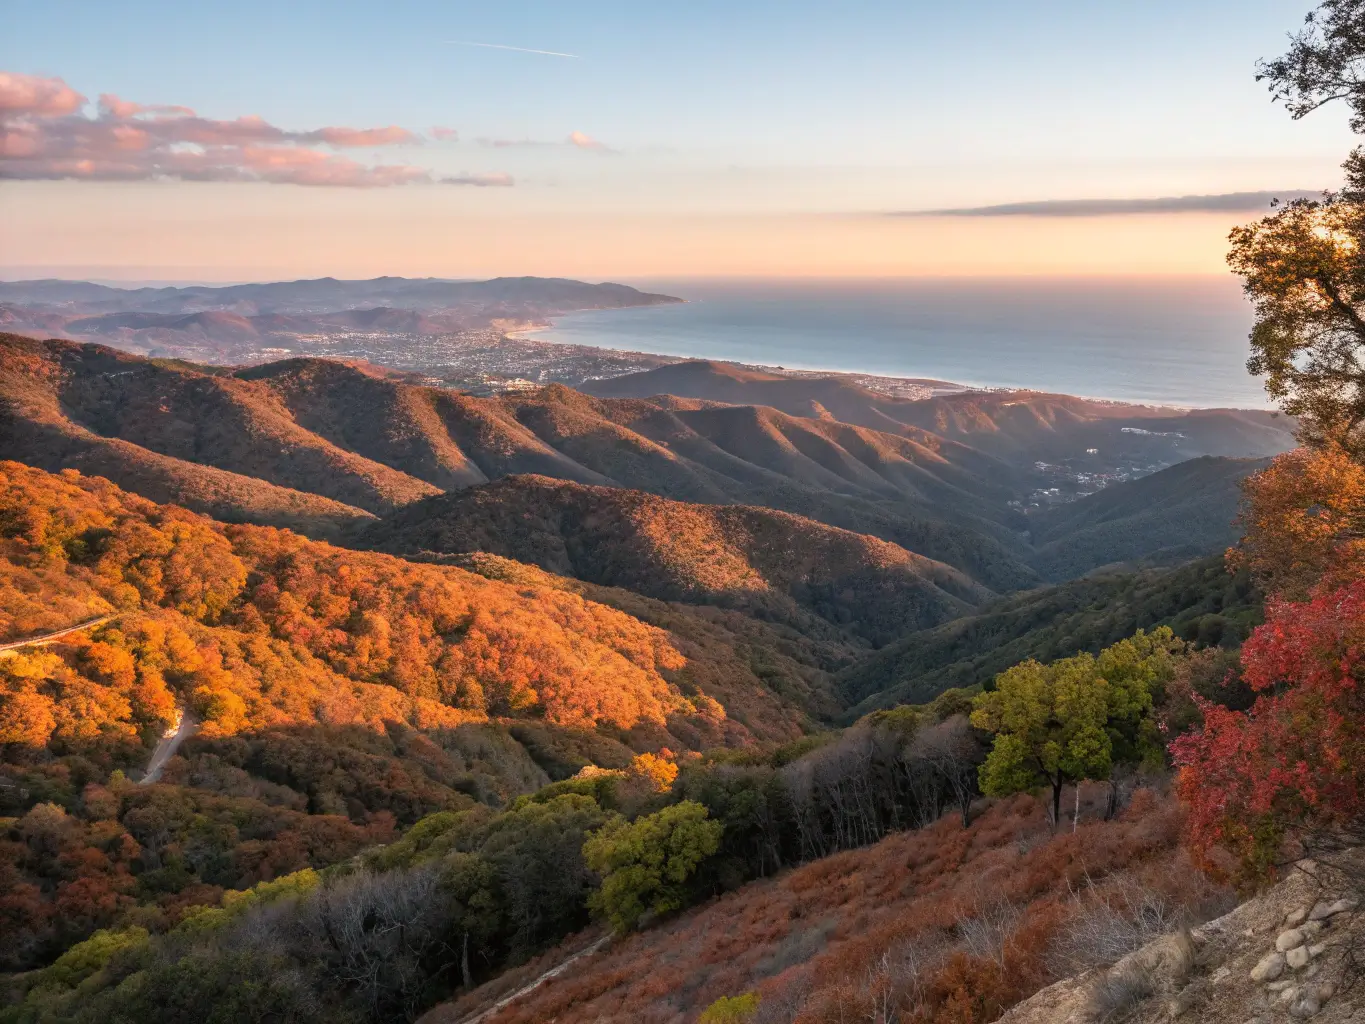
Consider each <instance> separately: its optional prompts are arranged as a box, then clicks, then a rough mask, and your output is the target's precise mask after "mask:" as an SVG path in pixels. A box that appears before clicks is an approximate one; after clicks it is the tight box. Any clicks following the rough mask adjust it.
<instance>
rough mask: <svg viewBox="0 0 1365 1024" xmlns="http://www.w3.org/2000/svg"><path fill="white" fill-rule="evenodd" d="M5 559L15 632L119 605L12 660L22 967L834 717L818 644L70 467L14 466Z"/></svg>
mask: <svg viewBox="0 0 1365 1024" xmlns="http://www.w3.org/2000/svg"><path fill="white" fill-rule="evenodd" d="M0 555H3V559H2V560H0V642H5V641H9V640H14V639H22V638H24V637H28V636H33V635H38V634H42V633H46V632H50V631H53V630H56V629H60V628H64V627H67V626H71V625H73V624H76V623H80V622H85V621H88V620H90V619H92V618H95V617H98V616H106V615H107V616H112V618H111V619H110V621H108V622H105V623H104V624H102V625H99V626H97V627H95V628H93V629H90V630H88V631H85V632H80V633H75V634H72V635H71V636H69V637H68V638H65V639H63V640H62V641H61V642H60V643H57V644H55V645H53V646H50V647H46V648H29V649H21V650H19V651H17V652H6V653H5V654H3V655H0V754H2V755H3V760H2V761H0V815H4V814H14V815H25V817H23V818H22V819H16V818H2V817H0V824H2V826H3V829H5V830H7V831H6V833H5V834H6V835H8V836H9V838H0V876H3V880H4V886H3V888H4V890H5V891H6V893H7V895H6V896H5V897H4V900H3V901H0V914H3V915H4V920H5V922H6V927H5V930H6V934H7V936H11V937H13V939H14V942H13V943H12V944H11V946H10V948H9V949H7V951H6V952H5V954H4V955H5V956H6V957H7V958H9V959H8V960H7V961H6V962H8V963H10V964H11V966H16V965H18V966H22V965H25V964H28V963H31V962H33V961H34V960H35V959H36V960H38V961H40V962H41V961H42V959H43V958H45V957H48V956H50V955H53V953H54V951H58V952H59V951H60V950H61V949H63V948H65V946H66V945H69V944H70V943H71V942H72V941H76V940H78V939H81V938H83V937H85V936H86V935H88V934H90V933H91V932H92V931H93V930H94V929H97V928H99V927H104V926H106V925H108V924H110V923H112V922H113V921H115V920H122V919H123V916H124V915H125V914H126V913H128V912H129V911H130V908H134V907H138V906H146V907H149V908H151V909H149V910H148V911H147V914H149V915H151V916H149V917H146V920H147V921H149V922H150V921H152V920H156V921H161V922H163V923H164V922H166V921H169V922H171V923H174V921H175V920H177V919H178V916H179V915H180V914H182V913H183V912H184V911H185V910H186V908H188V907H190V906H193V905H198V904H203V903H205V902H209V903H212V902H214V901H216V900H217V899H218V897H219V895H220V894H221V893H222V891H223V889H224V888H225V887H226V888H243V887H247V886H250V885H252V884H254V883H255V882H258V881H262V880H268V879H271V878H274V877H276V876H278V875H280V874H284V873H287V872H290V871H295V870H300V869H303V868H309V867H311V868H321V867H325V866H326V865H328V864H331V863H335V862H337V861H340V860H344V859H346V858H347V857H350V856H351V855H353V854H354V853H355V852H357V851H358V850H360V849H362V848H364V847H366V846H369V845H371V844H373V843H374V842H378V841H384V840H385V839H386V838H388V837H389V836H391V835H392V833H393V829H394V827H395V825H406V824H410V823H412V822H414V821H416V820H417V819H419V818H420V817H422V816H423V815H426V814H430V813H432V812H436V811H443V810H457V809H465V808H469V807H471V806H475V805H477V804H479V803H490V804H495V805H497V804H502V803H503V802H505V801H506V800H508V799H510V798H511V797H513V796H515V795H516V794H518V793H523V792H528V791H531V790H534V789H536V788H538V787H540V786H543V785H544V784H546V783H547V782H549V781H550V780H551V779H554V778H564V777H566V776H568V775H571V774H572V773H573V772H575V771H577V770H578V769H579V768H580V767H582V766H583V765H585V764H596V765H605V766H608V767H624V766H626V765H628V764H629V763H630V761H631V758H632V757H633V756H634V755H635V754H636V753H637V752H638V751H640V750H657V749H659V748H661V747H669V748H672V749H674V750H686V749H688V748H689V747H691V748H694V749H696V748H702V747H714V746H717V745H725V744H733V745H741V746H742V745H746V744H752V743H754V742H756V741H767V742H769V743H771V742H780V741H783V740H787V739H791V738H794V737H796V736H799V735H800V733H801V730H802V727H803V726H804V725H805V724H806V723H807V722H808V721H809V719H808V718H807V716H806V713H805V712H803V711H801V710H800V707H801V701H802V699H803V695H804V696H805V697H806V698H807V699H808V703H809V702H813V703H815V704H817V705H819V704H820V703H821V702H822V701H824V702H825V705H824V706H825V708H826V710H828V703H827V701H828V698H827V697H819V696H816V697H814V698H813V699H811V694H812V690H814V691H815V692H816V693H818V692H819V689H820V687H821V685H823V684H822V683H821V680H822V679H823V678H824V677H823V674H822V672H821V671H820V670H819V669H818V668H815V667H813V666H812V665H811V661H812V660H813V659H814V658H815V657H817V656H818V654H815V655H813V654H812V652H811V651H810V650H809V649H808V648H807V647H804V646H803V645H802V644H801V643H799V642H791V643H784V642H783V641H782V639H781V638H780V637H779V638H772V637H769V636H766V635H762V633H761V627H760V626H758V625H756V624H753V623H752V621H751V620H745V622H743V623H741V624H740V626H739V628H738V629H737V630H736V631H733V632H732V631H730V630H728V629H727V628H726V622H725V615H726V613H724V612H721V611H719V610H717V612H716V616H717V621H713V620H711V619H708V618H706V617H704V616H694V617H689V615H688V613H686V612H669V616H670V618H671V619H672V620H673V621H675V622H677V623H678V624H679V626H680V629H681V630H682V632H683V635H682V636H680V637H678V638H677V639H676V640H675V639H674V638H673V636H672V635H671V634H670V633H669V632H668V631H666V630H665V629H661V628H659V627H657V626H653V625H650V624H648V623H645V622H643V621H641V620H640V619H638V618H635V617H633V616H632V615H630V614H628V613H626V612H623V611H620V610H617V609H615V608H612V607H608V606H606V605H603V604H600V603H597V602H594V601H592V600H590V599H587V598H585V597H583V596H581V595H580V594H578V593H575V592H573V591H572V590H571V589H568V588H564V587H556V586H538V585H535V583H534V582H533V581H530V580H527V579H525V578H523V579H519V580H517V581H516V582H515V583H509V582H504V581H503V580H499V579H493V578H490V576H491V575H493V574H491V573H490V574H486V575H479V574H476V573H473V572H469V571H466V570H464V569H461V568H457V567H453V566H436V565H421V564H414V563H411V562H407V561H404V560H402V559H398V558H394V557H391V556H388V555H382V554H373V553H364V552H354V551H347V550H344V549H340V548H335V547H331V546H329V545H327V544H322V543H319V542H315V541H310V540H306V539H304V538H302V537H300V536H297V535H295V534H291V533H288V532H285V531H280V530H276V529H272V528H268V527H258V526H250V525H224V524H220V523H216V522H214V521H212V520H209V519H207V518H205V517H202V516H199V515H196V514H194V513H190V512H186V511H184V510H183V509H179V508H175V507H165V506H157V505H155V504H153V503H151V502H148V501H147V500H145V499H143V498H140V497H137V496H134V495H131V494H128V493H127V492H124V491H121V490H120V489H118V488H117V487H115V486H113V485H112V484H110V483H109V482H108V481H106V480H102V479H99V478H91V477H84V476H80V475H78V474H76V473H74V472H70V471H68V472H66V473H63V474H60V475H53V474H48V473H45V472H43V471H41V470H37V469H32V468H29V467H25V466H22V465H19V464H17V463H3V464H0ZM526 572H529V573H540V572H541V571H540V570H538V569H533V568H531V567H526ZM634 600H636V601H640V602H644V601H646V599H643V598H636V599H634ZM660 607H661V609H662V610H663V611H664V612H668V606H660ZM730 614H733V613H730ZM754 647H757V648H759V649H760V650H762V652H763V653H762V655H761V656H760V655H758V654H756V653H754V651H753V650H752V648H754ZM784 651H785V652H787V653H784ZM689 655H695V656H694V657H689ZM793 655H794V656H796V657H797V658H805V659H806V660H805V661H804V662H798V661H796V660H793V657H792V656H793ZM759 673H761V675H760V674H759ZM779 694H782V695H781V696H780V695H779ZM726 703H728V704H730V705H731V706H733V707H734V708H735V709H736V712H737V714H738V715H739V717H738V718H732V717H730V716H729V715H728V714H727V711H726ZM178 711H183V713H184V714H186V715H189V716H190V717H191V718H192V720H193V721H194V722H196V723H198V732H197V734H196V735H195V736H194V737H192V738H191V739H190V740H189V741H187V742H186V744H185V745H184V747H183V748H182V749H181V753H180V756H177V757H174V758H172V759H171V761H170V763H169V764H168V765H167V766H166V770H165V773H164V775H163V780H162V784H158V785H154V786H146V787H131V788H130V787H128V784H127V783H126V781H125V779H124V776H125V774H126V775H130V776H133V777H137V776H138V775H139V774H140V772H141V769H142V767H143V766H144V765H145V764H146V762H147V758H148V756H149V754H150V752H151V747H152V745H153V744H154V743H155V741H156V739H157V737H158V736H159V735H160V734H161V733H162V731H163V730H164V729H165V728H166V726H167V724H168V723H169V722H172V721H174V720H175V719H176V717H177V712H178ZM35 805H40V810H41V807H48V806H51V807H52V808H53V809H52V810H41V813H38V812H34V811H33V808H34V807H35ZM34 813H37V817H33V816H32V815H33V814H34ZM44 815H46V817H44ZM15 829H17V832H15V831H14V830H15ZM124 837H127V838H124Z"/></svg>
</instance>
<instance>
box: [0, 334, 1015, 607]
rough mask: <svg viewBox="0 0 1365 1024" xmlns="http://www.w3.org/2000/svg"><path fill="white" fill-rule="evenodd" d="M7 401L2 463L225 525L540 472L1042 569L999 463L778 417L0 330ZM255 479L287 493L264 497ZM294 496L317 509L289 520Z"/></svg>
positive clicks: (331, 519) (390, 505)
mask: <svg viewBox="0 0 1365 1024" xmlns="http://www.w3.org/2000/svg"><path fill="white" fill-rule="evenodd" d="M0 400H3V404H2V405H0V423H2V424H3V426H4V427H5V428H6V429H5V431H4V432H3V434H0V456H7V457H10V458H15V459H19V460H21V461H26V462H29V463H30V464H33V465H39V466H42V467H44V468H47V469H53V470H55V469H58V468H61V467H63V466H75V467H80V468H85V467H88V468H90V470H91V471H92V472H94V471H99V472H102V473H105V474H108V475H110V477H111V478H112V479H115V481H116V482H126V483H127V484H128V486H130V487H146V488H147V491H148V494H149V496H151V497H153V498H154V499H157V500H163V501H176V502H179V503H183V504H186V505H187V506H188V507H192V508H195V509H196V510H199V511H204V512H208V513H211V514H213V515H215V516H216V517H219V518H223V519H230V520H246V521H255V522H266V523H270V524H271V525H289V526H291V527H298V528H301V529H307V528H308V526H309V524H308V523H307V521H306V519H307V516H306V509H307V507H308V503H309V502H315V503H317V506H318V508H319V511H320V512H321V513H323V515H322V517H321V519H320V521H319V523H318V524H317V528H316V529H314V530H313V532H319V533H321V535H324V536H333V535H334V531H335V526H336V524H337V522H338V521H339V520H342V519H345V518H363V517H364V516H365V514H366V513H372V514H382V513H383V512H386V511H390V510H392V509H394V508H397V507H400V506H401V505H404V504H407V503H410V502H411V501H414V500H418V499H420V498H422V497H425V496H428V495H431V494H434V493H436V492H437V491H439V490H443V489H448V488H452V487H459V486H464V485H466V484H470V483H477V482H480V481H482V480H491V479H497V478H499V477H503V476H507V475H511V474H515V473H540V474H544V475H547V476H553V477H556V478H558V479H566V480H573V481H577V482H581V483H589V484H612V485H617V486H626V487H635V488H637V489H640V490H647V491H650V492H652V493H655V494H660V495H662V496H665V497H672V498H675V499H678V500H686V501H699V502H705V503H713V504H719V503H732V502H733V503H742V504H759V505H765V506H768V507H771V508H778V509H781V510H783V511H789V512H793V513H795V514H798V515H804V516H806V517H808V518H812V519H815V520H817V521H820V522H825V523H828V524H830V525H834V526H839V527H842V528H845V529H852V530H855V531H856V532H860V533H870V534H872V535H874V536H877V537H880V538H882V539H884V540H890V541H892V542H894V543H897V544H900V545H901V546H902V547H905V548H907V549H908V550H910V551H913V552H915V553H917V554H922V555H924V556H925V557H926V558H933V559H935V560H936V561H942V562H946V563H948V564H950V565H953V566H955V567H957V568H959V569H962V570H963V571H966V572H968V573H969V574H970V575H972V576H973V578H975V579H977V580H978V581H979V582H981V583H982V584H984V585H986V586H988V587H991V588H992V589H1010V588H1013V587H1017V586H1021V585H1027V584H1029V583H1030V582H1032V581H1033V580H1034V579H1036V577H1035V575H1034V573H1033V572H1032V570H1031V569H1029V568H1028V567H1027V565H1025V564H1024V561H1023V558H1022V550H1021V541H1020V539H1019V535H1018V534H1017V533H1016V532H1015V531H1014V530H1012V529H1011V528H1010V527H1009V526H1007V525H1005V523H1006V521H1009V520H1011V514H1010V513H1009V511H1008V509H1007V508H1006V506H1005V503H1006V501H1007V499H1008V497H1009V494H1010V493H1011V492H1010V491H1009V489H1008V487H1007V486H1005V485H1004V484H1003V483H1002V482H1001V479H1000V478H1001V477H1003V476H1007V475H1008V474H1007V473H1006V472H1005V471H1004V469H1003V467H999V466H998V465H997V464H995V463H994V462H993V460H988V459H986V460H984V462H983V459H984V457H983V456H980V455H979V454H978V453H975V452H973V451H972V450H971V449H968V448H965V447H963V446H954V445H947V444H940V443H938V442H937V441H934V440H933V439H930V438H925V439H923V441H924V442H925V443H921V442H920V441H913V440H910V439H907V438H898V437H892V436H889V435H874V434H872V433H871V432H868V431H863V430H861V429H859V428H854V427H850V426H848V425H846V424H838V423H826V422H821V421H812V420H797V419H794V418H792V417H786V416H784V415H782V414H780V413H777V412H775V411H773V410H759V409H735V410H725V409H721V410H716V409H693V410H674V409H671V408H668V407H667V406H668V404H669V403H662V404H659V403H642V402H626V403H604V402H600V401H598V400H596V399H591V398H587V397H586V396H583V395H581V394H578V393H577V392H574V391H571V390H569V389H567V388H563V387H551V388H547V389H545V390H544V391H542V392H539V393H536V394H533V395H530V396H526V397H521V398H516V397H504V398H492V399H478V398H471V397H469V396H464V395H460V394H457V393H452V392H449V391H443V390H440V389H432V388H421V387H415V386H412V385H408V384H404V383H401V382H399V381H395V380H392V379H388V378H385V377H381V376H378V375H375V374H369V373H366V372H364V371H363V370H361V369H358V368H355V367H350V366H347V365H345V364H340V363H335V362H327V361H321V360H291V361H286V362H284V363H276V364H270V365H268V366H265V367H258V368H254V369H251V370H247V371H242V372H241V373H239V374H237V375H235V376H231V375H223V374H221V373H212V374H208V373H203V372H200V371H198V370H195V369H193V368H190V367H188V366H186V365H184V364H171V363H166V362H158V361H151V360H146V359H141V358H139V357H136V356H130V355H126V354H122V353H118V352H115V351H114V350H112V349H106V348H101V347H99V346H92V345H83V346H82V345H73V344H70V343H63V342H33V341H29V340H27V339H20V338H16V337H13V336H6V337H4V338H0ZM992 466H995V468H996V471H994V472H992V471H990V469H991V467H992ZM215 471H217V472H215ZM225 474H230V475H225ZM243 477H247V478H254V479H259V480H264V481H266V482H268V483H269V484H272V485H274V487H273V488H269V487H267V488H260V489H259V490H260V496H258V495H257V494H256V493H255V491H254V490H253V489H252V488H251V487H249V486H244V485H243V481H242V478H243ZM283 489H287V490H288V492H295V493H292V494H291V495H290V496H291V498H293V500H294V505H295V506H297V509H298V511H302V512H303V513H304V514H302V515H300V514H295V511H296V510H295V509H294V508H290V509H289V514H288V515H283V514H282V510H281V508H280V506H281V504H282V503H283V500H282V497H281V495H282V494H283V493H286V492H284V491H283ZM310 495H311V496H313V497H309V496H310ZM343 505H345V506H349V507H348V508H343V507H342V506H343Z"/></svg>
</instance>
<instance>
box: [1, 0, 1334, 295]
mask: <svg viewBox="0 0 1365 1024" xmlns="http://www.w3.org/2000/svg"><path fill="white" fill-rule="evenodd" d="M0 6H2V7H3V10H4V23H5V30H4V33H3V35H2V36H0V131H4V132H7V134H5V135H4V139H5V144H4V146H2V147H0V179H3V180H0V277H6V278H14V277H21V276H38V275H40V274H41V275H43V276H93V277H104V278H111V279H157V280H262V279H267V278H278V277H298V276H320V275H325V274H331V275H335V276H347V277H354V276H372V275H377V274H386V273H387V274H403V275H410V276H417V275H436V276H452V277H481V276H491V275H495V274H544V275H563V276H574V277H586V278H591V279H600V278H604V277H613V278H617V279H630V278H648V277H660V276H670V277H678V276H686V275H698V276H710V277H721V276H819V277H838V276H867V277H876V276H901V275H905V276H935V275H954V276H958V275H976V274H991V275H998V274H1104V275H1112V274H1178V275H1193V274H1216V273H1222V272H1224V270H1223V253H1224V251H1225V249H1226V244H1225V238H1226V234H1227V231H1228V229H1229V227H1231V226H1232V225H1233V224H1236V223H1239V222H1241V221H1245V220H1247V219H1249V218H1250V217H1251V216H1253V215H1254V214H1253V212H1252V208H1253V207H1255V206H1256V205H1257V204H1258V203H1261V202H1263V201H1264V199H1265V198H1267V197H1266V196H1260V197H1253V198H1247V199H1245V201H1234V202H1231V203H1229V202H1226V201H1223V202H1216V201H1200V202H1195V203H1193V204H1191V203H1188V202H1187V203H1185V204H1170V203H1167V204H1161V203H1157V204H1147V205H1145V206H1143V205H1139V206H1138V207H1137V209H1136V211H1135V212H1134V211H1133V210H1129V209H1128V208H1127V207H1124V209H1125V210H1127V211H1128V212H1112V211H1113V210H1116V209H1118V208H1119V207H1120V206H1122V204H1117V205H1111V206H1110V207H1105V206H1103V205H1101V206H1099V207H1094V206H1088V207H1077V206H1075V205H1074V203H1075V201H1077V200H1132V199H1162V198H1166V197H1181V196H1191V195H1197V196H1207V195H1226V194H1228V193H1272V194H1283V193H1285V192H1286V191H1290V190H1301V189H1319V188H1323V187H1328V186H1331V185H1332V184H1334V183H1335V182H1336V180H1337V178H1338V165H1339V164H1340V162H1341V160H1342V158H1343V157H1344V156H1345V154H1346V153H1347V152H1348V151H1349V149H1350V148H1351V146H1352V145H1353V139H1352V137H1351V135H1350V133H1349V132H1348V130H1347V128H1346V123H1345V122H1346V118H1345V115H1344V113H1343V112H1341V111H1339V110H1331V109H1328V110H1324V111H1321V112H1319V113H1317V114H1315V115H1313V116H1311V117H1309V118H1306V119H1304V120H1302V121H1297V122H1296V121H1293V120H1291V119H1290V118H1289V117H1288V115H1287V114H1286V113H1285V112H1284V110H1283V109H1282V108H1281V107H1278V106H1275V105H1273V104H1272V103H1271V102H1270V100H1269V97H1268V94H1267V93H1266V91H1265V88H1264V86H1263V85H1260V84H1258V83H1256V82H1255V81H1254V73H1255V70H1254V64H1255V61H1256V59H1257V58H1269V57H1273V56H1276V55H1278V54H1279V53H1280V52H1281V51H1282V50H1283V48H1284V45H1285V41H1286V36H1287V33H1288V32H1289V31H1291V30H1292V29H1294V28H1295V27H1297V26H1298V25H1299V24H1300V23H1301V22H1302V19H1303V16H1304V14H1305V13H1306V11H1307V10H1308V9H1309V7H1310V4H1308V3H1304V2H1300V0H1296V2H1289V0H1144V2H1142V3H1140V4H1135V3H1128V2H1121V0H978V2H975V3H959V4H944V3H934V4H930V3H925V2H922V0H899V2H891V3H880V2H877V3H873V2H862V3H860V2H846V3H840V4H832V3H828V2H823V3H813V2H804V0H786V2H782V3H776V2H773V3H769V2H765V0H751V2H738V0H729V2H725V3H720V2H711V0H695V2H692V3H688V4H679V3H650V4H641V3H629V4H628V3H596V2H574V0H554V2H546V3H519V2H503V3H499V4H487V3H480V4H470V3H463V2H449V0H447V2H440V3H437V2H426V0H389V2H386V3H383V4H376V3H373V2H368V3H348V2H335V0H333V2H329V3H314V2H311V0H291V2H289V3H280V2H278V0H275V2H270V3H264V2H257V0H238V2H234V3H230V4H229V3H219V2H214V0H201V2H198V3H195V4H185V3H184V2H183V0H181V2H178V3H160V2H139V0H129V2H125V3H121V4H117V5H113V4H97V3H93V2H83V3H71V2H67V0H41V2H39V0H0ZM101 96H104V97H106V99H105V100H104V101H103V102H101V100H100V97H101ZM149 108H150V109H149ZM5 118H8V120H4V119H5ZM242 118H251V119H253V120H247V121H243V120H239V119H242ZM1006 204H1032V205H1029V206H1026V207H1024V209H1025V210H1026V211H1027V212H1017V211H1015V212H1011V211H1008V210H1007V211H984V212H983V211H981V208H983V207H994V206H1001V205H1006ZM1229 206H1231V207H1233V208H1231V209H1230V208H1228V207H1229ZM1097 209H1098V210H1099V212H1098V213H1097V212H1095V211H1096V210H1097ZM1106 209H1108V210H1110V211H1111V212H1104V211H1105V210H1106ZM941 210H954V211H959V212H958V213H957V214H955V215H952V216H936V215H933V216H926V215H923V213H924V211H941ZM961 211H966V212H965V214H964V213H963V212H961ZM1078 211H1089V212H1078ZM984 213H991V214H993V215H984ZM906 214H914V215H911V216H907V215H906Z"/></svg>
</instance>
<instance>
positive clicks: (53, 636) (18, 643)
mask: <svg viewBox="0 0 1365 1024" xmlns="http://www.w3.org/2000/svg"><path fill="white" fill-rule="evenodd" d="M113 617H114V616H112V615H101V616H100V617H99V618H98V619H91V620H90V621H89V622H82V623H80V624H78V625H75V626H67V627H66V629H59V630H57V632H55V633H44V634H43V635H42V636H32V637H29V638H28V639H27V640H11V641H10V642H9V643H7V644H0V658H3V657H4V656H5V655H7V654H13V653H14V652H15V651H18V650H20V649H21V648H24V647H46V646H47V645H48V644H54V643H56V642H57V641H58V640H60V639H61V638H62V637H64V636H70V635H71V634H72V633H79V632H80V631H81V630H83V629H94V628H95V627H96V626H102V625H104V624H105V623H106V622H108V621H109V620H110V619H112V618H113Z"/></svg>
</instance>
